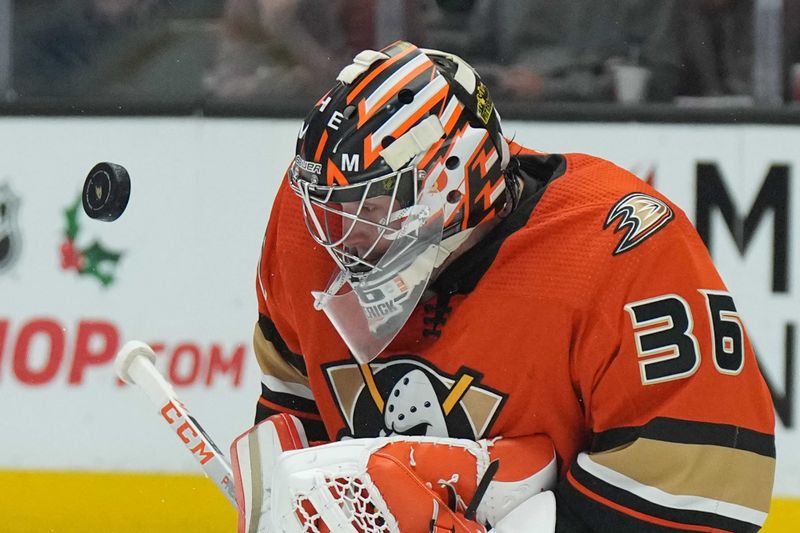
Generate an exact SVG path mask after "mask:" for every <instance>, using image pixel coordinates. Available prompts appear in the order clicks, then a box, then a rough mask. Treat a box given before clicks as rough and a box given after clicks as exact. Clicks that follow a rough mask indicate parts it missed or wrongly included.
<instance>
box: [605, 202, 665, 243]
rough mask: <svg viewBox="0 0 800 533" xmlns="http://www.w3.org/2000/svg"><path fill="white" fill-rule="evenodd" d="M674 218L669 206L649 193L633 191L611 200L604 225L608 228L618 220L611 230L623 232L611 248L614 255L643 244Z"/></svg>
mask: <svg viewBox="0 0 800 533" xmlns="http://www.w3.org/2000/svg"><path fill="white" fill-rule="evenodd" d="M673 218H675V214H674V213H673V211H672V208H670V207H669V206H668V205H667V204H665V203H664V202H663V201H661V200H659V199H658V198H654V197H652V196H650V195H648V194H644V193H641V192H634V193H631V194H628V195H626V196H624V197H623V198H622V199H620V200H619V201H618V202H617V203H616V204H614V207H612V208H611V211H609V212H608V216H607V217H606V221H605V224H603V229H608V228H609V227H610V226H612V225H613V223H614V221H617V225H616V227H615V228H614V233H617V232H620V231H622V232H624V233H623V235H622V239H621V240H620V242H619V244H617V247H616V248H615V249H614V252H613V255H619V254H621V253H623V252H627V251H628V250H630V249H631V248H634V247H636V246H638V245H640V244H642V243H643V242H644V241H645V240H647V238H648V237H650V236H652V235H654V234H655V233H657V232H658V231H659V230H661V229H662V228H663V227H664V226H666V225H667V224H668V223H669V221H670V220H672V219H673Z"/></svg>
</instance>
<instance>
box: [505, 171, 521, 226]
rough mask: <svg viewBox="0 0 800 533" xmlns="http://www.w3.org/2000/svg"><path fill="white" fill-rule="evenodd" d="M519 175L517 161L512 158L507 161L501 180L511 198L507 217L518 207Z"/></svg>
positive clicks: (519, 193)
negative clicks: (504, 183)
mask: <svg viewBox="0 0 800 533" xmlns="http://www.w3.org/2000/svg"><path fill="white" fill-rule="evenodd" d="M519 175H520V168H519V159H517V158H516V157H512V158H511V159H510V160H509V161H508V165H506V168H505V170H503V178H504V179H505V182H506V190H507V191H508V195H509V197H510V198H511V209H510V210H509V211H508V213H506V215H505V216H508V214H509V213H511V212H512V211H514V210H515V209H516V208H517V206H518V205H519V198H520V195H521V188H520V184H519V179H518V178H519Z"/></svg>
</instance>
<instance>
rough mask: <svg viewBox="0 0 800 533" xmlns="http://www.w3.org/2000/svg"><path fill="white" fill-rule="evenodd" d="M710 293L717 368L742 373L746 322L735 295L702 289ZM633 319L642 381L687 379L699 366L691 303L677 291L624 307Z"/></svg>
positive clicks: (711, 332)
mask: <svg viewBox="0 0 800 533" xmlns="http://www.w3.org/2000/svg"><path fill="white" fill-rule="evenodd" d="M700 293H701V294H703V296H704V297H705V303H706V310H707V312H708V317H709V324H710V325H711V328H710V329H711V331H710V332H709V333H710V335H711V346H712V352H713V356H714V357H713V359H714V366H715V367H716V369H717V370H718V371H719V372H721V373H723V374H730V375H737V374H739V373H740V372H741V371H742V368H743V367H744V334H743V332H742V321H741V319H740V318H739V314H738V313H737V312H736V306H735V305H734V303H733V298H732V297H731V295H730V294H728V293H726V292H720V291H710V290H702V289H701V290H700ZM625 310H626V311H627V312H628V313H629V314H630V317H631V322H632V323H633V331H634V336H635V340H636V349H637V351H638V355H639V371H640V373H641V377H642V383H643V384H645V385H650V384H653V383H661V382H663V381H671V380H673V379H681V378H686V377H689V376H691V375H692V374H694V373H695V372H696V371H697V369H698V367H699V366H700V346H699V344H698V342H697V338H696V337H695V336H694V332H693V329H694V320H693V318H692V311H691V309H690V308H689V304H688V303H687V302H686V300H684V299H683V298H681V297H680V296H678V295H677V294H665V295H662V296H657V297H655V298H648V299H647V300H640V301H638V302H632V303H629V304H627V305H626V306H625Z"/></svg>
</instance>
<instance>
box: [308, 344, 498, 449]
mask: <svg viewBox="0 0 800 533" xmlns="http://www.w3.org/2000/svg"><path fill="white" fill-rule="evenodd" d="M323 371H324V373H325V377H326V378H327V381H328V386H329V387H330V390H331V393H332V394H333V397H334V399H335V401H336V404H337V406H338V408H339V412H340V414H341V416H342V418H343V420H344V422H345V425H346V428H345V429H343V430H342V432H341V433H340V434H339V435H337V439H341V438H346V437H378V436H388V435H427V436H433V437H454V438H465V439H473V440H475V439H480V438H483V437H485V436H487V434H488V432H489V429H490V428H491V427H492V424H493V423H494V422H495V420H496V419H497V416H498V415H499V413H500V409H501V408H502V406H503V404H504V403H505V400H506V397H507V395H505V394H503V393H500V392H498V391H495V390H493V389H490V388H489V387H486V386H485V385H483V384H481V383H480V380H481V378H482V377H483V376H482V375H481V374H480V373H478V372H475V371H473V370H470V369H468V368H465V367H462V368H460V369H459V370H458V372H457V373H456V374H455V375H448V374H445V373H443V372H441V371H439V370H438V369H436V368H434V367H432V366H431V365H430V363H428V362H427V361H423V360H421V359H419V358H417V357H415V356H412V355H406V356H397V357H392V358H391V359H382V360H380V361H378V362H373V363H370V364H368V365H361V364H358V363H356V362H353V360H352V359H351V360H348V361H346V362H336V363H331V364H329V365H325V366H324V367H323Z"/></svg>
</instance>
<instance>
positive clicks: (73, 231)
mask: <svg viewBox="0 0 800 533" xmlns="http://www.w3.org/2000/svg"><path fill="white" fill-rule="evenodd" d="M80 206H81V196H80V195H78V199H77V200H75V203H74V204H72V205H71V206H69V207H68V208H67V209H66V210H64V215H65V216H66V217H67V229H66V230H65V231H64V234H65V235H66V236H67V239H69V240H71V241H74V240H75V237H77V236H78V231H79V230H80V227H79V226H78V209H79V208H80Z"/></svg>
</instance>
